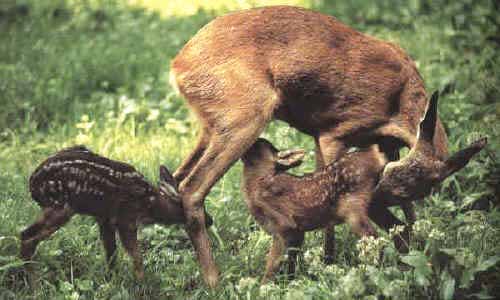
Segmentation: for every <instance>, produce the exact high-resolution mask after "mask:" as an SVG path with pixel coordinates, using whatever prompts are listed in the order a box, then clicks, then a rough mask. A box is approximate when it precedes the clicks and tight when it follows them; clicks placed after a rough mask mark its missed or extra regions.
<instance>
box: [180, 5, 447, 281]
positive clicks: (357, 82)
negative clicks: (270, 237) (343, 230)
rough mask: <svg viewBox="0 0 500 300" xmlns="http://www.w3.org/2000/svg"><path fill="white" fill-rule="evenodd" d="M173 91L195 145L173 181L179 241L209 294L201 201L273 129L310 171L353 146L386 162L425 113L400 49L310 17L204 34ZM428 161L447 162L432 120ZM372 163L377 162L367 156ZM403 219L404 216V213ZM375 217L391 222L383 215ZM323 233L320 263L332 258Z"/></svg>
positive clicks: (245, 14) (300, 14) (244, 21)
mask: <svg viewBox="0 0 500 300" xmlns="http://www.w3.org/2000/svg"><path fill="white" fill-rule="evenodd" d="M171 84H172V85H174V86H176V87H177V88H178V90H179V91H180V93H181V94H182V95H183V96H184V97H185V99H186V101H187V103H188V105H189V106H190V107H191V109H192V110H193V111H194V112H195V114H196V115H197V117H198V119H199V122H200V125H201V132H200V137H199V142H198V145H197V146H196V148H195V149H194V150H193V151H192V152H191V154H190V155H189V157H188V158H187V159H185V160H184V162H183V163H182V165H181V166H180V167H179V168H178V169H177V170H176V172H175V173H174V177H175V178H176V180H177V181H178V182H179V190H180V192H181V194H182V198H183V203H184V207H185V213H186V218H187V220H186V221H187V227H186V228H187V231H188V233H189V235H190V238H191V241H192V243H193V245H194V247H195V250H196V253H197V256H198V260H199V261H200V264H201V268H202V273H203V277H204V279H205V282H206V283H207V284H208V285H209V286H215V285H216V284H217V282H218V270H217V267H216V265H215V262H214V260H213V258H212V254H211V249H210V242H209V239H208V235H207V231H206V229H205V226H203V224H204V218H205V214H204V210H203V203H204V199H205V196H206V195H207V194H208V192H209V191H210V189H211V187H212V186H213V185H214V184H215V183H216V182H217V180H218V179H219V178H220V177H221V176H222V175H223V174H224V173H225V172H226V171H227V170H228V169H229V167H230V166H231V165H232V164H233V163H234V162H236V161H237V160H238V159H239V158H240V157H241V156H242V155H243V153H245V151H246V150H247V149H248V148H249V147H250V146H251V145H252V144H253V143H254V142H255V141H256V140H257V138H258V136H259V135H260V134H261V133H262V131H263V130H264V129H265V127H266V126H267V124H268V123H269V122H270V121H271V120H272V119H280V120H283V121H285V122H287V123H288V124H290V125H291V126H293V127H295V128H297V129H298V130H300V131H301V132H303V133H306V134H309V135H311V136H312V137H313V138H314V140H315V143H316V153H317V154H316V161H317V165H318V167H321V166H324V165H325V164H329V163H331V162H333V161H335V160H337V159H338V158H340V157H341V156H342V154H344V153H345V152H346V151H347V149H348V148H349V147H351V146H356V147H368V146H369V145H371V144H378V145H379V148H380V149H381V151H382V152H383V153H385V154H386V155H387V157H388V158H389V159H390V160H397V159H398V153H399V149H400V148H401V147H403V146H406V147H413V146H414V145H415V144H416V141H417V138H416V136H417V130H418V125H419V122H420V119H421V118H422V116H423V115H424V113H425V109H426V106H427V103H428V98H427V93H426V91H425V87H424V82H423V80H422V78H421V77H420V75H419V73H418V71H417V68H416V66H415V63H414V62H413V61H412V59H411V58H410V57H409V56H408V55H407V54H406V53H405V52H404V51H403V50H402V49H401V48H399V47H398V46H396V45H393V44H391V43H388V42H384V41H381V40H378V39H376V38H373V37H370V36H367V35H364V34H362V33H360V32H358V31H356V30H354V29H352V28H350V27H348V26H346V25H344V24H342V23H341V22H339V21H338V20H336V19H335V18H333V17H331V16H327V15H323V14H320V13H317V12H313V11H310V10H306V9H303V8H298V7H291V6H274V7H264V8H257V9H250V10H243V11H239V12H235V13H231V14H228V15H225V16H222V17H218V18H216V19H215V20H213V21H211V22H210V23H208V24H207V25H205V26H204V27H203V28H202V29H201V30H200V31H199V32H198V33H197V34H196V35H195V36H194V37H193V38H192V39H191V40H190V41H189V42H188V43H187V44H186V45H185V46H184V47H183V49H182V50H181V51H180V52H179V54H178V55H177V56H176V57H175V58H174V59H173V61H172V63H171ZM433 147H434V149H435V155H436V156H437V157H439V158H440V159H444V158H446V157H447V153H448V150H447V137H446V133H445V131H444V129H443V126H442V125H441V122H440V121H439V120H437V122H436V128H435V135H434V139H433ZM374 157H376V155H374ZM403 208H404V209H405V212H406V214H407V215H412V213H413V212H412V209H411V206H407V205H406V202H405V204H404V207H403ZM380 213H381V214H382V215H384V216H389V219H390V220H391V221H393V220H397V219H396V217H395V216H394V215H393V214H392V213H391V212H390V211H389V210H388V209H387V208H386V207H380ZM333 232H334V231H333V228H331V227H330V229H329V230H327V232H326V233H327V237H326V243H325V254H326V255H327V256H330V254H331V249H333V247H332V246H333Z"/></svg>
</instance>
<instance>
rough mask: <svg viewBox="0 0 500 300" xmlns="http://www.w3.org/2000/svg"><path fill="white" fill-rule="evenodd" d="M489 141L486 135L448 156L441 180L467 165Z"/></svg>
mask: <svg viewBox="0 0 500 300" xmlns="http://www.w3.org/2000/svg"><path fill="white" fill-rule="evenodd" d="M487 143H488V139H487V138H486V137H484V138H481V139H479V140H477V141H475V142H473V143H472V144H470V145H469V146H468V147H466V148H464V149H462V150H460V151H458V152H457V153H455V154H453V155H452V156H451V157H450V158H448V159H447V160H446V161H445V164H444V170H443V172H442V175H441V180H444V179H445V178H446V177H448V176H450V175H451V174H453V173H455V172H457V171H459V170H460V169H462V168H463V167H465V165H467V163H468V162H469V160H470V159H471V158H472V157H473V156H474V155H476V154H477V153H478V152H479V151H481V150H482V149H483V148H484V146H486V144H487Z"/></svg>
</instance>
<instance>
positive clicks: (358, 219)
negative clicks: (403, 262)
mask: <svg viewBox="0 0 500 300" xmlns="http://www.w3.org/2000/svg"><path fill="white" fill-rule="evenodd" d="M371 147H378V146H376V145H373V146H371ZM303 154H304V151H303V150H288V151H283V152H279V151H278V150H277V149H276V148H275V147H273V145H272V144H271V143H269V142H268V141H267V140H264V139H258V140H257V142H256V143H255V144H254V145H253V146H252V147H250V149H249V150H248V151H247V152H246V153H245V154H244V155H243V156H242V161H243V164H244V168H243V186H242V190H243V192H244V194H245V201H246V203H247V205H248V208H249V210H250V212H251V214H252V215H253V216H254V217H255V219H256V220H257V222H258V223H259V224H260V225H261V226H262V227H263V228H264V229H265V230H266V232H268V233H269V234H270V235H272V236H273V244H272V246H271V249H270V250H269V254H268V256H267V263H266V271H265V275H264V277H263V282H265V281H267V280H268V279H270V278H271V277H272V275H273V274H274V273H275V272H276V270H277V269H278V268H279V266H280V262H281V256H282V255H283V254H284V251H285V250H286V249H288V273H289V274H291V275H292V274H293V273H294V272H295V262H296V257H297V252H298V248H300V247H301V245H302V243H303V241H304V233H305V232H306V231H311V230H316V229H320V228H325V227H326V226H328V225H331V224H340V223H344V222H345V223H348V224H349V225H350V227H351V230H352V231H354V232H355V233H356V234H358V235H360V236H364V235H376V232H375V230H374V228H373V227H372V225H371V224H370V221H369V217H368V208H369V205H370V201H371V198H372V194H373V190H374V189H375V186H376V185H377V182H378V178H379V175H380V174H381V172H382V170H383V168H384V166H385V164H386V163H387V159H386V158H385V155H383V154H382V153H379V152H378V151H373V150H372V149H368V148H365V149H361V150H359V151H356V152H348V153H346V154H344V155H343V156H342V157H341V158H340V159H339V160H337V161H335V162H333V163H331V164H329V165H327V166H325V167H323V168H320V169H319V170H317V171H316V172H314V173H310V174H306V175H304V176H294V175H291V174H287V173H286V172H285V171H286V170H287V169H289V168H292V167H294V166H297V165H299V164H300V163H301V160H302V157H303ZM373 155H378V157H372V156H373ZM367 162H368V163H369V165H367Z"/></svg>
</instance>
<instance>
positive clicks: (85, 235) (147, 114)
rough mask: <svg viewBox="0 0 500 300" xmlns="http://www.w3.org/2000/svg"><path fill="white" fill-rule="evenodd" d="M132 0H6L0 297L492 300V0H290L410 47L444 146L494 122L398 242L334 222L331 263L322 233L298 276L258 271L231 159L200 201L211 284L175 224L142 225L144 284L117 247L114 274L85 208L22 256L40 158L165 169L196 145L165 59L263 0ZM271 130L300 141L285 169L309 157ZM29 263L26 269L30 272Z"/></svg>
mask: <svg viewBox="0 0 500 300" xmlns="http://www.w3.org/2000/svg"><path fill="white" fill-rule="evenodd" d="M131 2H132V1H118V0H116V1H104V0H101V1H98V0H66V1H64V0H56V1H48V0H18V1H16V0H2V1H1V2H0V300H3V299H68V300H69V299H71V300H77V299H113V300H115V299H184V298H188V299H494V298H496V299H498V298H500V263H499V262H500V232H499V231H500V211H499V204H500V201H499V197H500V190H499V187H500V157H499V155H500V139H499V137H500V55H499V54H500V4H498V1H494V0H491V1H489V0H478V1H473V0H462V1H449V0H436V1H431V0H410V1H403V0H392V1H372V2H370V1H363V0H351V1H347V0H346V1H344V0H337V1H326V0H324V1H319V0H310V1H306V0H302V1H295V2H290V1H289V2H288V3H295V4H297V5H301V6H305V7H309V8H312V9H315V10H318V11H321V12H324V13H326V14H330V15H333V16H335V17H336V18H338V19H339V20H341V21H343V22H344V23H346V24H348V25H350V26H352V27H354V28H356V29H357V30H359V31H362V32H365V33H367V34H370V35H373V36H376V37H378V38H381V39H384V40H387V41H391V42H393V43H396V44H398V45H400V46H401V47H403V48H404V49H405V50H406V51H407V52H408V53H409V54H410V55H411V57H412V58H413V59H414V60H415V61H416V63H417V66H418V68H419V71H420V72H421V74H422V77H423V78H424V79H425V82H426V86H427V90H428V92H429V94H430V93H431V92H432V91H434V90H439V91H440V92H441V100H440V104H439V114H440V117H441V119H442V120H443V122H444V125H445V127H446V131H447V133H448V136H449V147H450V150H451V151H456V150H457V149H459V148H460V147H464V146H465V145H466V144H468V143H469V142H471V141H473V140H475V139H477V138H478V137H480V136H487V137H488V138H489V144H488V146H487V148H486V149H485V150H483V151H482V152H481V154H480V155H478V156H477V157H475V159H474V160H473V161H471V162H470V163H469V165H468V166H467V167H466V168H465V169H464V170H462V171H460V172H459V173H457V174H456V175H454V176H453V177H451V178H449V179H448V180H447V181H445V182H444V183H443V184H442V185H441V186H440V187H439V188H438V189H436V190H435V192H434V193H433V195H432V196H430V197H428V198H426V199H425V201H422V202H421V203H418V205H417V219H418V221H417V223H416V224H415V225H414V234H413V236H412V238H411V241H410V252H409V253H408V254H399V253H398V252H397V251H396V250H395V249H394V246H393V245H392V243H390V242H389V240H390V235H389V234H388V233H385V232H382V231H381V232H380V238H379V239H377V240H372V241H365V242H363V243H358V238H357V237H356V236H354V234H352V233H351V232H350V231H349V229H348V228H347V226H345V225H342V226H337V235H336V243H337V249H338V251H337V256H336V260H335V264H334V265H330V266H327V265H324V264H323V263H322V261H321V256H322V242H323V238H322V236H323V235H322V233H321V232H313V233H309V234H307V235H306V242H305V244H304V247H303V249H302V250H303V251H302V255H301V259H300V266H299V268H298V273H297V277H296V278H295V279H294V280H289V279H288V278H287V277H286V276H285V275H284V273H282V274H281V275H279V276H277V278H276V280H275V281H274V282H272V283H269V284H266V285H263V286H261V285H259V284H258V282H259V280H260V277H261V275H262V274H263V268H264V259H265V255H266V252H267V249H268V247H269V246H270V241H271V239H270V237H269V236H268V235H267V234H266V233H265V232H264V231H262V230H261V229H260V228H259V227H258V226H257V224H256V223H255V221H254V220H253V219H252V217H251V216H250V215H249V213H248V211H247V209H246V206H245V204H244V202H243V199H242V194H241V193H240V176H241V163H239V162H238V163H237V164H235V166H234V167H232V168H231V169H230V171H229V172H227V173H226V175H225V176H224V177H223V178H222V179H221V180H220V181H219V182H218V184H217V185H216V186H215V187H214V188H213V189H212V191H211V193H210V195H209V196H208V198H207V199H206V202H205V203H206V207H207V210H208V211H209V213H210V214H211V215H212V216H213V218H214V226H213V227H212V228H211V229H210V237H211V240H212V244H213V252H214V254H215V259H216V261H217V263H218V266H219V268H220V271H221V282H220V285H219V287H218V288H216V289H214V290H209V289H207V288H206V287H205V285H204V284H203V280H202V277H201V274H200V270H199V266H198V264H197V262H196V260H195V258H194V253H193V250H192V247H191V243H190V241H189V238H188V236H187V234H186V233H185V231H184V229H183V228H182V227H181V226H170V227H162V226H157V225H153V226H149V227H145V228H143V229H142V230H141V231H140V234H139V238H140V244H141V250H142V253H143V256H144V264H145V271H146V274H145V279H144V280H143V281H142V282H138V281H136V280H135V278H134V275H133V272H132V270H133V268H132V264H131V261H130V260H129V258H128V256H127V255H126V254H125V253H124V250H123V249H122V248H121V247H120V246H119V247H118V263H117V265H116V268H115V269H114V270H113V271H112V272H110V273H109V272H108V270H107V268H106V263H105V255H104V249H103V248H102V245H101V243H100V240H99V230H98V226H97V224H96V223H95V222H94V221H93V219H92V218H90V217H85V216H76V217H74V218H73V219H72V220H71V221H70V222H69V223H68V224H67V225H66V226H64V227H63V228H61V229H60V230H59V231H58V232H57V233H55V234H54V235H53V236H52V237H51V238H50V239H49V240H47V241H44V242H42V243H41V244H40V246H39V247H38V249H37V252H36V254H35V256H34V257H33V260H32V261H30V262H23V261H21V260H20V259H19V258H18V252H19V233H20V232H21V230H23V229H24V228H25V227H26V226H28V225H29V224H31V223H32V222H34V221H35V219H36V218H37V216H38V215H39V213H40V208H39V207H38V206H37V204H36V203H35V202H34V201H32V200H31V198H30V195H29V193H28V188H27V182H28V178H29V176H30V174H31V172H32V171H33V170H34V169H35V168H36V166H37V165H38V164H39V163H41V162H42V161H43V160H44V159H45V158H46V157H47V156H48V155H50V154H52V153H54V152H55V151H57V150H59V149H61V148H63V147H66V146H70V145H74V144H85V145H87V146H88V147H89V148H90V149H92V150H94V151H95V152H97V153H99V154H102V155H104V156H107V157H110V158H112V159H116V160H121V161H124V162H127V163H130V164H132V165H134V166H135V167H136V168H137V169H138V170H139V171H140V172H142V173H143V174H144V175H145V176H146V177H147V178H148V179H150V180H151V181H152V182H156V181H157V180H158V168H159V165H160V164H165V165H166V166H167V167H168V168H169V169H170V170H171V171H172V172H173V171H174V170H175V168H176V167H177V166H178V165H179V164H180V163H181V161H182V159H183V158H185V157H186V156H187V155H188V153H189V152H190V150H191V149H192V148H193V147H194V145H195V142H196V136H197V132H198V124H197V121H196V119H195V118H194V117H193V116H192V115H191V114H190V112H189V110H188V108H187V106H186V104H185V102H184V100H183V99H182V98H181V97H180V96H178V95H176V94H175V93H174V92H173V90H172V88H171V87H170V86H169V84H168V74H169V62H170V60H171V59H172V58H173V57H174V56H175V54H176V53H177V52H178V51H179V50H180V49H181V47H182V46H183V45H184V43H185V42H187V41H188V40H189V38H190V37H191V36H193V35H194V34H195V33H196V32H197V31H198V30H199V29H200V28H201V27H202V26H203V25H204V24H206V23H208V22H209V21H210V20H212V19H213V18H214V17H216V16H218V15H222V14H224V13H226V12H228V11H229V10H234V9H240V8H247V7H252V6H256V5H262V4H263V3H264V2H265V1H229V0H224V1H222V0H217V1H214V2H213V5H212V4H211V2H210V1H201V2H203V5H201V6H197V3H198V2H197V1H190V0H186V1H182V2H175V1H172V2H170V1H167V2H170V5H167V4H165V5H166V6H165V7H164V8H163V9H162V5H161V1H136V2H137V3H139V4H137V3H136V4H134V5H132V4H131ZM172 3H175V4H172ZM276 3H280V2H279V1H273V4H276ZM183 7H184V8H189V9H184V10H183V9H182V8H183ZM193 7H194V8H193ZM264 136H265V137H266V138H268V139H269V140H271V141H272V142H273V143H274V144H275V145H276V146H277V147H278V148H281V149H284V148H291V147H303V148H305V149H307V150H308V152H307V153H308V154H307V160H306V162H305V163H304V164H303V165H302V166H301V167H299V168H297V169H296V170H294V172H295V173H296V174H301V173H304V172H310V171H313V170H314V143H313V141H312V139H311V138H310V137H309V136H305V135H302V134H300V133H298V132H297V131H295V130H294V129H292V128H290V127H288V126H287V125H286V124H284V123H281V122H273V123H272V124H271V125H270V126H269V127H268V128H267V130H266V131H265V133H264ZM394 211H395V212H396V213H397V214H398V215H400V216H401V215H402V214H401V212H400V211H399V209H394ZM393 234H394V233H393ZM379 251H384V255H383V258H382V259H378V253H379ZM26 265H29V266H31V267H32V268H33V273H31V274H26V272H25V271H24V270H25V266H26Z"/></svg>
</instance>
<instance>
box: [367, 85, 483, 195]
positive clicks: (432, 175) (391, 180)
mask: <svg viewBox="0 0 500 300" xmlns="http://www.w3.org/2000/svg"><path fill="white" fill-rule="evenodd" d="M437 106H438V93H437V92H435V93H434V94H433V95H432V97H431V100H430V101H429V104H428V106H427V111H426V113H425V116H424V118H423V119H422V120H421V122H420V126H419V129H418V133H417V142H416V144H415V145H414V146H413V147H412V148H411V149H410V152H409V153H408V155H407V156H405V157H404V158H402V159H401V160H399V161H395V162H390V163H388V164H387V165H386V166H385V168H384V171H383V173H382V176H381V179H380V181H379V183H378V185H377V189H376V192H377V193H379V195H381V196H382V197H383V198H385V199H387V200H389V201H410V200H416V199H420V198H423V197H425V196H427V195H429V194H430V193H431V189H432V187H433V186H435V185H437V184H438V183H440V182H442V181H443V180H445V179H446V178H447V177H448V176H450V175H452V174H453V173H455V172H457V171H459V170H460V169H462V168H463V167H464V166H465V165H466V164H467V163H468V162H469V160H470V159H471V158H472V157H473V156H474V155H475V154H477V153H478V152H479V151H481V149H483V147H484V146H485V145H486V144H487V139H486V138H481V139H479V140H477V141H475V142H473V143H472V144H470V145H469V146H468V147H466V148H464V149H462V150H460V151H458V152H457V153H455V154H453V155H452V156H450V157H449V158H445V159H442V158H440V157H439V156H438V155H437V153H436V151H435V148H434V146H433V138H434V133H435V129H436V121H437Z"/></svg>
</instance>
